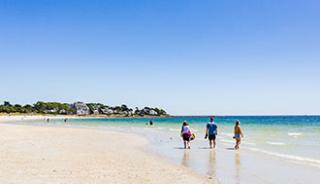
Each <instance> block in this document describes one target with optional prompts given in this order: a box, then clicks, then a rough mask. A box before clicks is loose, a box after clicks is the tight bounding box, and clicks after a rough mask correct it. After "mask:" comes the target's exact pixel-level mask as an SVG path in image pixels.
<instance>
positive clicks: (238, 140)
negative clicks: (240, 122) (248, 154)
mask: <svg viewBox="0 0 320 184" xmlns="http://www.w3.org/2000/svg"><path fill="white" fill-rule="evenodd" d="M240 141H241V140H240V139H236V145H235V147H234V149H239V145H240Z"/></svg>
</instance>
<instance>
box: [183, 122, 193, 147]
mask: <svg viewBox="0 0 320 184" xmlns="http://www.w3.org/2000/svg"><path fill="white" fill-rule="evenodd" d="M191 136H192V132H191V129H190V127H189V124H188V123H187V122H186V121H184V122H183V123H182V127H181V137H182V139H183V143H184V149H187V147H188V149H190V139H191Z"/></svg>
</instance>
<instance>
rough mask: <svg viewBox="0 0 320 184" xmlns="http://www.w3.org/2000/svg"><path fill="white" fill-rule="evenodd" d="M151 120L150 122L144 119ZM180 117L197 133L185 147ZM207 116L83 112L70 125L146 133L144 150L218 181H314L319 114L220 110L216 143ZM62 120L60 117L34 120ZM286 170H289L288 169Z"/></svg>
mask: <svg viewBox="0 0 320 184" xmlns="http://www.w3.org/2000/svg"><path fill="white" fill-rule="evenodd" d="M236 120H239V121H240V122H241V128H242V130H243V133H244V138H243V141H242V144H241V146H240V147H241V148H240V150H238V151H235V150H233V146H234V140H233V138H232V137H233V127H234V123H235V121H236ZM149 121H153V125H152V126H150V125H147V124H148V123H149ZM183 121H187V122H189V124H190V127H191V129H192V131H193V132H194V133H195V134H196V139H195V140H194V141H192V142H191V149H190V150H184V149H183V143H182V140H181V138H180V129H181V124H182V122H183ZM208 121H209V118H208V117H190V116H181V117H169V118H92V119H88V118H84V119H70V120H68V122H67V124H68V126H81V127H88V128H89V127H91V128H99V129H107V130H110V129H111V130H114V131H124V132H130V133H135V134H139V135H142V136H145V137H146V138H147V139H148V140H149V141H150V145H149V146H148V150H149V151H151V152H154V153H156V154H158V155H160V156H163V157H165V158H167V159H168V160H170V161H172V162H174V163H176V164H179V165H182V166H184V167H187V168H189V169H191V170H193V171H195V172H197V173H199V174H201V175H204V176H207V177H208V178H210V179H212V180H215V179H217V180H218V181H219V182H220V183H284V182H286V183H318V182H317V181H318V179H317V177H318V174H320V116H219V117H216V119H215V122H216V123H217V125H218V136H217V148H216V149H214V150H210V149H208V142H207V140H205V139H204V136H205V126H206V124H207V123H208ZM33 122H34V123H38V124H50V125H55V124H56V125H64V122H63V121H62V120H51V121H50V122H49V123H46V122H44V121H33ZM288 174H289V175H288Z"/></svg>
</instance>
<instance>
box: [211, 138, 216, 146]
mask: <svg viewBox="0 0 320 184" xmlns="http://www.w3.org/2000/svg"><path fill="white" fill-rule="evenodd" d="M212 142H213V148H216V140H213V141H212Z"/></svg>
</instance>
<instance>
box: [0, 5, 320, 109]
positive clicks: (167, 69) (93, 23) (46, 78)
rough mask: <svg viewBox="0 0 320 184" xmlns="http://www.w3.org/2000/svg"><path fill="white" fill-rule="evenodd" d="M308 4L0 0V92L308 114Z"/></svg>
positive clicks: (318, 14) (311, 10) (316, 39)
mask: <svg viewBox="0 0 320 184" xmlns="http://www.w3.org/2000/svg"><path fill="white" fill-rule="evenodd" d="M319 9H320V2H317V1H312V0H305V1H302V0H300V1H298V0H281V1H275V0H268V1H260V0H250V1H248V0H247V1H246V0H245V1H239V0H225V1H222V0H221V1H218V0H208V1H206V0H199V1H193V0H192V1H191V0H190V1H188V0H158V1H156V0H154V1H150V0H145V1H143V0H135V1H131V0H127V1H124V0H105V1H102V0H101V1H97V0H90V1H89V0H87V1H83V0H67V1H62V0H29V1H24V0H15V1H11V0H0V25H1V27H0V64H1V72H0V77H1V79H2V80H1V88H0V100H1V101H3V100H9V101H11V102H12V103H22V104H23V103H32V102H35V101H37V100H42V101H63V102H73V101H77V100H81V101H85V102H102V103H106V104H110V105H118V104H127V105H129V106H133V107H135V106H138V107H143V106H158V107H163V108H165V109H166V110H167V111H168V112H169V113H171V114H179V115H187V114H221V115H225V114H227V115H237V114H242V115H246V114H252V115H254V114H257V115H259V114H320V95H319V94H320V85H319V84H320V36H319V33H320V23H319V20H320V11H319Z"/></svg>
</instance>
